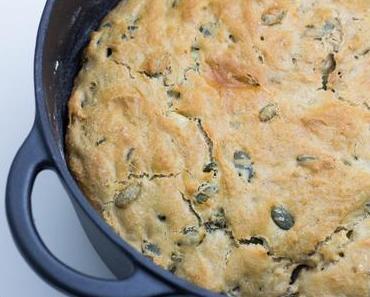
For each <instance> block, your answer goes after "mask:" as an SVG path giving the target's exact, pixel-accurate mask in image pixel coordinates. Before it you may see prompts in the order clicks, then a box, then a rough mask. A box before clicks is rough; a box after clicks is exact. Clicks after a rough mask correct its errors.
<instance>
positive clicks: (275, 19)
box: [261, 9, 287, 26]
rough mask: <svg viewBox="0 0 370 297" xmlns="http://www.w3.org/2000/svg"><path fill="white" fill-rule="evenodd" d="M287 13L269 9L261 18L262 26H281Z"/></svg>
mask: <svg viewBox="0 0 370 297" xmlns="http://www.w3.org/2000/svg"><path fill="white" fill-rule="evenodd" d="M286 15H287V12H286V11H285V10H280V9H270V10H269V11H268V12H265V13H264V14H262V16H261V20H262V24H263V25H265V26H275V25H278V24H281V22H282V21H283V19H284V18H285V17H286Z"/></svg>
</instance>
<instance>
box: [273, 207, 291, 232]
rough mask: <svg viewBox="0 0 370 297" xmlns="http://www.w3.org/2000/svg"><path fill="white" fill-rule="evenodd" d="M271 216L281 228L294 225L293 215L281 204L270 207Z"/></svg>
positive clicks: (289, 227) (284, 228)
mask: <svg viewBox="0 0 370 297" xmlns="http://www.w3.org/2000/svg"><path fill="white" fill-rule="evenodd" d="M271 218H272V220H273V221H274V223H275V224H276V225H277V226H278V227H279V228H280V229H282V230H285V231H287V230H289V229H291V228H292V227H293V226H294V223H295V222H294V217H293V216H292V215H291V214H290V213H289V212H288V211H287V210H286V209H285V208H284V207H282V206H277V207H273V208H272V209H271Z"/></svg>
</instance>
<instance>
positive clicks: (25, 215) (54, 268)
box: [6, 123, 175, 297]
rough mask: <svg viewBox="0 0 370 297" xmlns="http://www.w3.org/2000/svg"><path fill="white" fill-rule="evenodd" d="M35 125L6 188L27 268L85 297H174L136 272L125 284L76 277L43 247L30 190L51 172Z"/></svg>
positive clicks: (12, 222)
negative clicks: (37, 179)
mask: <svg viewBox="0 0 370 297" xmlns="http://www.w3.org/2000/svg"><path fill="white" fill-rule="evenodd" d="M43 143H44V142H43V138H42V135H41V133H40V130H39V128H38V124H37V123H35V125H34V126H33V128H32V131H31V133H30V134H29V136H28V137H27V139H26V140H25V142H24V143H23V145H22V146H21V148H20V150H19V151H18V153H17V155H16V157H15V159H14V161H13V164H12V166H11V169H10V173H9V177H8V182H7V188H6V213H7V218H8V223H9V226H10V229H11V232H12V235H13V238H14V240H15V243H16V245H17V247H18V249H19V251H20V252H21V253H22V255H23V256H24V258H25V259H26V260H27V262H28V263H29V265H30V266H31V267H32V268H33V269H34V270H35V271H36V272H37V273H38V274H39V275H40V276H41V277H42V278H44V279H45V280H46V281H48V282H50V283H51V284H52V285H53V286H54V287H56V288H57V289H59V290H62V291H64V292H66V293H68V294H73V295H76V296H86V297H122V296H125V297H133V296H135V297H148V296H164V295H166V296H167V295H171V294H175V291H174V289H173V288H172V287H170V286H169V285H167V284H166V283H164V282H161V281H159V280H157V279H155V278H154V277H153V276H150V274H149V273H148V272H146V271H144V270H143V269H140V268H137V269H136V270H135V272H134V274H133V275H132V276H131V277H129V278H127V279H125V280H104V279H100V278H95V277H91V276H87V275H85V274H83V273H80V272H78V271H76V270H74V269H72V268H70V267H68V266H67V265H65V264H64V263H62V262H61V261H59V260H58V259H57V258H56V257H55V256H54V255H53V254H52V253H51V252H50V251H49V250H48V248H47V247H46V246H45V244H44V243H43V241H42V239H41V237H40V236H39V234H38V232H37V229H36V226H35V224H34V220H33V216H32V208H31V194H32V188H33V184H34V181H35V178H36V176H37V174H38V173H39V172H40V171H42V170H45V169H52V167H53V162H52V158H51V157H50V154H49V153H48V152H47V151H46V149H45V146H44V145H43Z"/></svg>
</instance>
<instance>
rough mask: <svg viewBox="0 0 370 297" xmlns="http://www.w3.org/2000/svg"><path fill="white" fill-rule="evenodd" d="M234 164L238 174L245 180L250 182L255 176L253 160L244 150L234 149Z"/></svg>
mask: <svg viewBox="0 0 370 297" xmlns="http://www.w3.org/2000/svg"><path fill="white" fill-rule="evenodd" d="M234 166H235V168H236V170H237V173H238V175H239V176H240V177H241V178H243V179H244V180H245V181H246V182H251V180H252V178H253V177H254V176H255V172H254V168H253V162H252V160H251V158H250V156H249V154H248V153H246V152H244V151H236V152H235V153H234Z"/></svg>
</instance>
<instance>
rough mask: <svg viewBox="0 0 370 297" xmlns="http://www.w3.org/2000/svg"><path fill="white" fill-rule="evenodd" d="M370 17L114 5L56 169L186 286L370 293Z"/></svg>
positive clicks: (78, 85)
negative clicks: (65, 169)
mask: <svg viewBox="0 0 370 297" xmlns="http://www.w3.org/2000/svg"><path fill="white" fill-rule="evenodd" d="M369 27H370V3H369V2H368V1H366V0H359V1H351V2H350V1H344V0H336V1H333V0H324V1H317V0H307V1H296V2H294V1H293V2H292V1H285V0H278V1H270V0H262V1H243V0H238V1H225V0H197V1H195V0H186V1H185V0H182V1H167V0H155V1H147V0H130V1H125V2H122V3H120V4H119V5H118V6H117V8H115V9H114V10H113V11H112V13H110V14H109V15H108V16H107V17H106V18H105V19H104V20H103V22H102V25H101V27H100V28H99V29H98V30H97V31H96V32H93V33H92V35H91V42H90V44H89V45H88V47H87V48H86V50H85V53H84V56H85V57H84V61H85V63H84V65H83V67H82V69H81V71H80V73H79V74H78V76H77V78H76V81H75V86H74V90H73V92H72V95H71V98H70V101H69V118H70V123H69V126H68V129H67V135H66V146H67V159H68V163H69V166H70V169H71V171H72V172H73V174H74V176H75V177H76V180H77V181H78V183H79V184H80V186H81V189H82V190H83V191H84V193H85V194H86V196H87V197H88V198H89V200H90V201H91V202H92V203H93V205H94V206H95V207H96V208H97V209H98V210H99V211H101V213H102V216H103V217H104V219H105V220H106V221H107V222H108V223H109V224H110V225H111V226H112V227H113V229H114V230H115V231H116V232H117V233H118V234H119V235H120V236H122V237H123V238H124V239H125V240H127V241H128V242H129V243H131V244H132V245H133V246H134V247H135V248H136V249H137V250H138V251H140V252H142V253H143V254H144V255H145V256H147V257H149V258H151V259H152V260H153V261H154V262H155V263H157V264H158V265H160V266H162V267H164V268H165V269H168V270H170V271H172V272H173V273H175V274H177V275H178V276H180V277H183V278H185V279H187V280H189V281H191V282H194V283H195V284H197V285H199V286H202V287H205V288H208V289H210V290H213V291H217V292H223V293H225V294H227V295H229V296H232V297H249V296H253V297H255V296H257V297H258V296H261V297H265V296H269V297H280V296H300V297H321V296H322V297H334V296H338V295H339V294H341V296H343V297H359V296H360V297H362V296H370V286H369V283H370V276H369V271H370V260H369V259H370V255H369V250H370V234H369V228H370V225H369V218H368V208H369V202H370V113H369V106H370V96H369V94H368V93H369V92H368V82H369V81H370V66H369V65H370V55H369V51H368V46H369V43H370V33H369V32H370V30H368V28H369ZM292 28H293V29H292ZM320 85H322V86H323V88H321V89H320V88H319V87H320ZM276 209H277V210H279V212H278V213H276ZM366 210H367V212H366ZM274 211H275V212H274ZM364 211H365V212H364ZM299 266H301V267H300V268H297V267H299ZM293 278H294V281H292V279H293Z"/></svg>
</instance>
